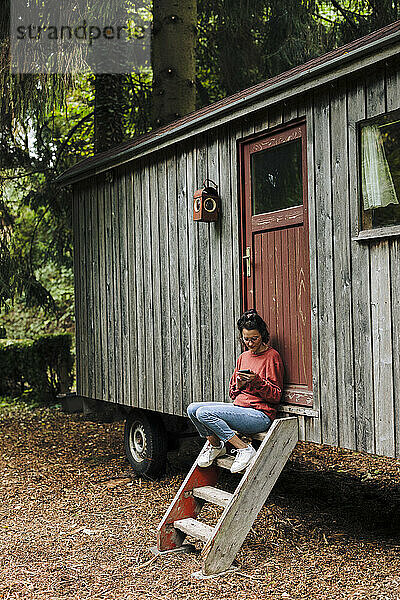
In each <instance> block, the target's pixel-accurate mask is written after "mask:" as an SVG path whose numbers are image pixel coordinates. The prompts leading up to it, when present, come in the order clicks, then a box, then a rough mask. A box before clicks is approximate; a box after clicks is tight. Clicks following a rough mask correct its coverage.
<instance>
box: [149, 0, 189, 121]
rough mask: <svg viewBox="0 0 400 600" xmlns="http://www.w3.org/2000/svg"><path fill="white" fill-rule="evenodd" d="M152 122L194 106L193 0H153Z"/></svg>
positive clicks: (178, 115) (176, 114) (183, 113)
mask: <svg viewBox="0 0 400 600" xmlns="http://www.w3.org/2000/svg"><path fill="white" fill-rule="evenodd" d="M153 15H154V25H153V40H152V65H153V111H152V113H153V126H154V127H159V126H160V125H165V124H166V123H170V122H171V121H173V120H174V119H177V118H179V117H181V116H183V115H186V114H188V113H190V112H192V111H194V110H195V108H196V87H195V76H196V61H195V49H196V37H197V29H196V25H197V2H196V0H154V1H153Z"/></svg>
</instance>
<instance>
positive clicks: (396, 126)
mask: <svg viewBox="0 0 400 600" xmlns="http://www.w3.org/2000/svg"><path fill="white" fill-rule="evenodd" d="M360 133H361V140H360V141H361V143H360V146H361V147H360V149H361V156H360V163H361V165H360V166H361V229H375V228H380V227H389V226H393V225H400V111H396V112H395V113H389V114H387V115H384V116H382V117H380V118H377V119H374V120H373V121H369V122H366V123H363V124H362V125H361V131H360Z"/></svg>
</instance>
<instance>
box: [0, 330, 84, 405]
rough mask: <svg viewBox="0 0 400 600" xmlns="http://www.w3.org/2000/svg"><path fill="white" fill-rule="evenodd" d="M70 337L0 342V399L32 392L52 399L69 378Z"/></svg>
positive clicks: (43, 337) (46, 337)
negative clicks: (4, 396) (28, 389)
mask: <svg viewBox="0 0 400 600" xmlns="http://www.w3.org/2000/svg"><path fill="white" fill-rule="evenodd" d="M72 367H73V359H72V355H71V336H70V335H54V336H42V337H39V338H38V339H36V340H0V395H13V394H14V395H21V394H23V393H24V391H25V390H26V389H27V388H31V389H32V391H33V392H35V393H37V394H38V395H40V396H41V397H43V398H48V399H54V398H55V397H56V395H57V394H58V393H59V392H60V391H61V389H62V388H63V386H66V385H69V383H70V382H71V377H72Z"/></svg>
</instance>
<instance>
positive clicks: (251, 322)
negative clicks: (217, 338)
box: [237, 308, 269, 344]
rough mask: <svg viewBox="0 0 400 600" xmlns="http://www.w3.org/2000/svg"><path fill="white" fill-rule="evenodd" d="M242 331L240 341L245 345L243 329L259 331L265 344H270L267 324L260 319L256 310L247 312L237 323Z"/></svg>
mask: <svg viewBox="0 0 400 600" xmlns="http://www.w3.org/2000/svg"><path fill="white" fill-rule="evenodd" d="M237 326H238V329H239V331H240V341H241V343H242V344H243V335H242V332H243V329H257V331H259V332H260V334H261V339H262V341H263V342H264V344H268V342H269V331H268V328H267V324H266V322H265V321H264V320H263V319H262V318H261V317H260V315H259V314H258V312H257V311H256V309H255V308H251V309H250V310H246V312H245V313H243V314H242V316H241V317H240V319H239V320H238V322H237Z"/></svg>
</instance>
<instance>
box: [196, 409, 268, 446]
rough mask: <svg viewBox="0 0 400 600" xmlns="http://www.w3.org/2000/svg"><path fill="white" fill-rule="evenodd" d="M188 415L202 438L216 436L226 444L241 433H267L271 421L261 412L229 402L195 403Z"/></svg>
mask: <svg viewBox="0 0 400 600" xmlns="http://www.w3.org/2000/svg"><path fill="white" fill-rule="evenodd" d="M187 414H188V416H189V419H190V420H191V421H192V423H193V425H194V426H195V427H196V429H197V431H198V432H199V434H200V436H201V437H207V436H209V435H216V436H217V437H218V438H219V439H220V440H222V441H223V442H224V443H225V442H227V441H228V440H230V439H231V437H233V436H234V435H235V432H236V431H238V432H240V433H248V434H254V433H261V432H262V431H267V429H268V428H269V426H270V425H271V419H270V418H269V417H268V415H266V414H265V413H263V412H262V411H261V410H257V409H255V408H243V407H242V406H234V405H233V404H228V403H227V402H193V403H192V404H189V406H188V408H187Z"/></svg>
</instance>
